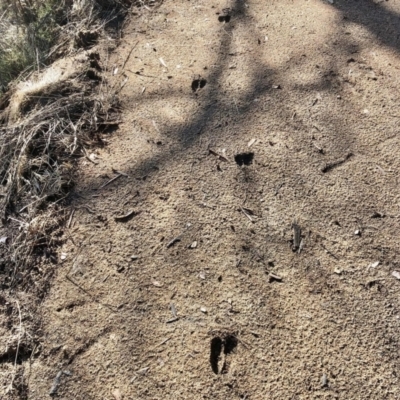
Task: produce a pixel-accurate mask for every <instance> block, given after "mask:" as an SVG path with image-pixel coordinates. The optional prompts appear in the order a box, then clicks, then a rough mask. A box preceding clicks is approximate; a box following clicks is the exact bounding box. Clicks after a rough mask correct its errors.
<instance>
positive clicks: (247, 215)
mask: <svg viewBox="0 0 400 400" xmlns="http://www.w3.org/2000/svg"><path fill="white" fill-rule="evenodd" d="M240 211H242V213H243V214H244V215H245V216H246V217H247V218H248V219H249V221H250V222H253V218H251V216H250V215H249V214H248V213H247V212H246V211H245V210H244V208H243V207H240Z"/></svg>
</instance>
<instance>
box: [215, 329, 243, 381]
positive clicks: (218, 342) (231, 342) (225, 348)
mask: <svg viewBox="0 0 400 400" xmlns="http://www.w3.org/2000/svg"><path fill="white" fill-rule="evenodd" d="M221 336H222V338H221V337H219V336H216V337H214V338H213V339H211V345H210V364H211V369H212V371H213V372H214V374H216V375H218V374H226V373H227V372H228V370H229V360H228V355H230V354H231V353H233V352H234V350H235V349H236V347H237V345H238V339H237V338H236V336H235V335H233V334H222V335H221Z"/></svg>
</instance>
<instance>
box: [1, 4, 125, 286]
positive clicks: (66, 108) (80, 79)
mask: <svg viewBox="0 0 400 400" xmlns="http://www.w3.org/2000/svg"><path fill="white" fill-rule="evenodd" d="M13 1H14V0H13ZM15 2H16V3H18V4H20V5H21V7H22V4H30V3H32V4H33V3H36V4H38V3H39V2H36V1H35V0H30V1H26V2H24V3H20V2H19V0H18V1H17V0H15ZM42 3H46V1H43V2H42ZM68 3H69V4H70V7H69V9H68V13H67V14H66V15H68V18H69V21H68V23H66V24H65V25H63V26H58V36H57V38H58V39H57V42H56V44H55V45H54V46H53V47H52V48H51V51H49V54H48V57H50V58H52V59H55V60H56V61H54V62H53V63H52V65H51V66H50V67H47V68H44V67H43V65H40V68H39V71H34V72H32V73H31V74H30V75H29V76H28V77H27V78H25V79H24V80H23V81H20V82H19V83H14V84H13V85H12V86H11V89H10V90H9V91H8V92H7V93H6V94H5V95H3V97H2V98H1V99H0V160H1V161H0V212H1V217H2V222H3V227H1V226H0V233H1V235H0V236H3V234H5V235H7V236H8V237H9V240H8V243H9V245H8V246H6V247H7V250H4V247H5V246H4V245H3V246H1V248H0V271H2V272H3V274H1V282H0V283H1V284H2V287H3V288H9V287H14V286H15V285H16V284H21V283H23V284H27V283H29V282H32V276H31V275H32V274H31V273H32V271H33V270H35V265H38V264H40V261H41V260H43V258H44V259H47V260H50V261H55V258H54V256H53V254H52V252H53V250H52V249H54V247H55V245H56V244H57V243H58V241H59V236H60V234H59V233H60V232H59V227H60V226H61V225H62V223H63V222H64V220H65V218H64V213H65V211H64V210H63V208H62V207H61V205H62V204H63V203H65V202H66V201H68V195H69V193H70V191H71V189H72V188H73V186H74V183H75V179H76V160H77V159H78V158H79V157H81V156H82V155H84V154H85V149H86V148H87V147H90V146H92V145H94V144H100V145H101V144H102V135H103V134H104V132H105V131H107V129H108V128H109V127H110V126H112V125H115V124H117V122H118V121H117V118H118V116H117V97H116V93H115V91H114V90H113V89H112V88H110V87H108V85H107V82H106V81H105V79H104V78H103V76H102V75H103V74H102V69H103V67H102V65H101V60H100V56H99V53H98V52H97V51H96V44H97V43H98V40H99V39H100V38H101V37H102V36H104V35H103V32H104V29H106V22H107V21H110V20H112V19H113V18H114V17H115V16H117V15H118V14H116V12H117V11H118V10H121V7H127V6H128V5H129V3H130V2H129V1H122V0H121V1H120V0H117V1H114V0H97V1H93V0H80V1H74V2H68ZM48 4H49V3H48ZM66 4H67V2H64V3H62V5H63V7H65V6H66ZM21 13H22V11H21ZM21 15H22V14H21ZM0 52H1V50H0ZM28 266H29V268H28Z"/></svg>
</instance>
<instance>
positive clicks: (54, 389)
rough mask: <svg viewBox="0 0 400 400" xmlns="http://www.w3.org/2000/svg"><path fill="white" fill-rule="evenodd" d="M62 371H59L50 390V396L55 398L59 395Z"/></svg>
mask: <svg viewBox="0 0 400 400" xmlns="http://www.w3.org/2000/svg"><path fill="white" fill-rule="evenodd" d="M61 376H62V371H59V372H58V373H57V375H56V377H55V378H54V381H53V385H52V387H51V389H50V392H49V395H50V396H54V395H55V394H56V393H57V390H58V387H59V386H60V382H61Z"/></svg>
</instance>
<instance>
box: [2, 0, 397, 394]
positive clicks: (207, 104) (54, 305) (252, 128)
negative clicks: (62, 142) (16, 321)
mask: <svg viewBox="0 0 400 400" xmlns="http://www.w3.org/2000/svg"><path fill="white" fill-rule="evenodd" d="M136 14H137V15H132V18H131V21H130V23H129V24H128V26H127V27H126V29H125V34H124V37H123V38H122V41H121V44H120V46H119V47H118V49H117V51H116V52H114V53H113V54H112V55H111V56H110V59H109V60H106V59H105V58H104V57H103V65H104V66H107V67H108V79H109V80H110V81H111V82H113V83H114V84H115V85H121V86H122V89H121V92H120V98H121V102H122V109H123V114H122V117H123V123H122V124H121V125H120V127H119V130H118V131H116V132H114V133H113V134H112V135H111V136H109V145H108V146H106V147H105V148H103V149H98V150H96V151H95V153H96V155H97V159H96V162H97V164H94V163H90V162H89V161H88V160H86V159H83V160H82V162H81V168H80V171H79V174H80V176H81V178H80V184H79V186H78V187H77V188H76V191H75V194H74V201H73V202H72V204H71V211H72V210H74V214H73V216H72V220H71V221H72V223H71V226H70V227H69V229H66V231H65V245H64V246H63V247H62V248H61V249H60V251H59V257H60V258H59V259H60V261H59V264H58V266H57V268H58V271H57V274H56V278H55V281H54V282H53V283H52V285H51V289H50V291H49V295H48V296H47V297H46V298H45V299H44V302H43V305H42V309H41V313H42V317H41V318H42V319H41V321H42V323H41V326H40V330H41V337H42V340H41V343H40V345H39V346H38V348H37V349H35V352H34V354H33V355H31V356H30V358H29V359H28V358H26V359H24V360H23V363H24V364H25V369H24V371H25V372H24V374H25V375H24V379H25V383H26V393H27V394H26V396H27V397H26V398H29V399H32V400H39V399H40V400H42V399H46V398H49V397H50V395H49V392H50V390H51V388H52V386H53V384H54V379H55V377H56V375H57V374H58V373H59V372H60V371H67V373H63V374H62V375H61V376H60V377H59V381H58V382H57V383H58V385H56V387H55V388H53V389H54V392H55V396H57V397H58V398H61V399H85V400H86V399H110V400H111V399H117V400H120V399H124V400H127V399H132V400H133V399H196V400H197V399H221V400H225V399H247V400H254V399H279V400H281V399H346V400H348V399H400V386H399V377H398V375H399V366H400V365H399V364H400V363H399V361H400V359H399V356H400V353H399V344H400V343H399V329H400V298H399V292H400V281H399V280H398V279H397V278H396V277H395V276H394V275H393V272H395V271H400V261H399V256H398V248H399V235H398V232H399V228H400V224H399V218H400V210H399V200H400V196H399V189H398V188H399V181H398V180H399V178H398V176H399V172H400V157H399V145H400V143H399V142H400V136H399V133H398V121H399V117H400V113H399V110H398V104H399V89H398V88H399V84H400V82H399V81H400V77H399V68H400V59H399V51H400V39H399V38H400V29H399V27H400V25H399V18H400V1H398V0H390V1H382V2H378V1H376V2H374V1H370V0H363V1H354V0H349V1H345V0H338V1H336V0H335V1H334V3H333V4H331V3H330V2H324V1H319V0H309V1H298V0H294V1H293V0H292V1H289V0H280V1H268V2H266V1H262V0H250V1H247V2H242V1H231V2H227V1H218V0H216V1H213V2H208V1H204V0H196V1H187V0H185V1H184V0H176V1H169V0H167V1H165V2H164V3H163V4H162V5H160V6H159V7H157V8H150V9H145V8H143V9H141V10H140V11H138V10H136ZM132 49H133V50H132ZM116 68H118V70H116ZM240 164H241V165H240ZM115 171H119V172H122V173H123V174H122V175H121V176H119V177H118V178H117V179H116V180H114V181H112V182H111V183H109V184H107V185H105V184H106V183H107V182H108V181H109V180H111V179H112V178H114V177H117V176H118V174H119V172H115ZM298 228H300V230H301V232H298ZM295 232H297V233H300V237H298V236H297V237H295V236H296V235H295ZM63 253H64V254H63ZM61 255H63V257H61ZM62 258H63V259H64V258H65V259H64V260H61V259H62ZM399 277H400V275H399ZM2 307H3V305H2ZM4 307H5V306H4ZM21 398H22V397H21ZM24 398H25V397H24Z"/></svg>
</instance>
